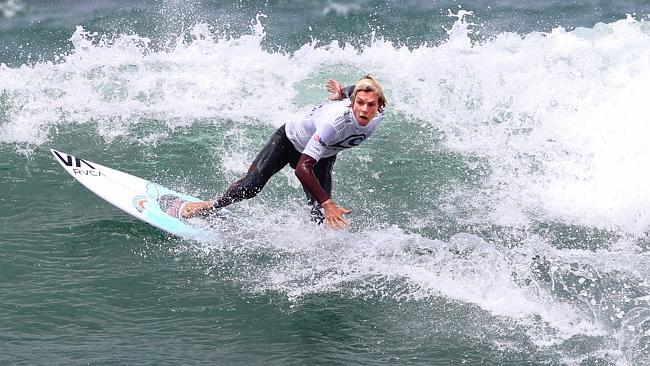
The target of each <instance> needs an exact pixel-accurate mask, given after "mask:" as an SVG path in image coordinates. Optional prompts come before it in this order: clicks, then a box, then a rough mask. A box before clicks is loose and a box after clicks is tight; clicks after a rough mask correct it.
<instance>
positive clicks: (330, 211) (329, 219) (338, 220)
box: [321, 199, 352, 230]
mask: <svg viewBox="0 0 650 366" xmlns="http://www.w3.org/2000/svg"><path fill="white" fill-rule="evenodd" d="M321 206H322V207H323V209H324V210H325V224H327V226H328V227H330V228H332V229H335V230H339V229H343V228H344V227H346V226H348V225H350V222H349V221H348V220H346V219H345V217H343V215H347V214H349V213H352V211H351V210H348V209H347V208H343V207H340V206H338V205H337V204H336V203H334V201H332V200H331V199H329V200H327V201H325V202H323V203H322V204H321Z"/></svg>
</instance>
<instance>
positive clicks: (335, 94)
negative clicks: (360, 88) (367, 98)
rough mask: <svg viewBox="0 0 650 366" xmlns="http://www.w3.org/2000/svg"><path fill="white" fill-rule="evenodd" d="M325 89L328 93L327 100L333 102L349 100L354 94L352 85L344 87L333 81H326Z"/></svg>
mask: <svg viewBox="0 0 650 366" xmlns="http://www.w3.org/2000/svg"><path fill="white" fill-rule="evenodd" d="M326 88H327V91H328V92H329V93H330V94H329V96H328V97H327V98H328V99H329V100H334V101H336V100H343V99H345V98H350V97H351V96H352V93H354V85H350V86H345V87H344V86H342V85H341V83H339V82H338V80H335V79H329V80H327V84H326Z"/></svg>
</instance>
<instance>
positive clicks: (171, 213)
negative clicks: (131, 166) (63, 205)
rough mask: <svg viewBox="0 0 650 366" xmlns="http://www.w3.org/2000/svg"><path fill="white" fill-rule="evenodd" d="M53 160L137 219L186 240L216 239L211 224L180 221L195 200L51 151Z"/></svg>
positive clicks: (212, 223) (90, 162)
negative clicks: (181, 212) (182, 210)
mask: <svg viewBox="0 0 650 366" xmlns="http://www.w3.org/2000/svg"><path fill="white" fill-rule="evenodd" d="M50 151H51V152H52V155H54V158H55V160H56V161H58V162H59V164H61V166H62V167H63V168H65V170H66V171H67V172H68V173H70V174H71V175H72V176H73V177H74V178H75V179H77V180H78V181H79V182H80V183H81V184H83V185H84V186H85V187H86V188H88V189H89V190H90V191H91V192H93V193H95V194H96V195H98V196H99V197H101V198H103V199H104V200H105V201H106V202H108V203H110V204H112V205H113V206H115V207H117V208H119V209H120V210H122V211H124V212H126V213H128V214H129V215H131V216H133V217H135V218H136V219H138V220H141V221H144V222H146V223H148V224H150V225H153V226H155V227H157V228H159V229H161V230H163V231H165V232H168V233H170V234H173V235H175V236H179V237H182V238H186V239H193V240H210V241H214V240H218V239H219V238H218V234H217V232H216V231H214V230H210V227H214V224H215V223H214V222H207V221H205V220H202V219H199V218H196V219H190V220H186V219H182V218H180V215H179V214H178V211H179V209H180V207H181V205H182V203H183V202H185V201H200V199H198V198H196V197H192V196H189V195H185V194H182V193H178V192H175V191H173V190H171V189H168V188H165V187H163V186H161V185H158V184H156V183H153V182H150V181H148V180H145V179H142V178H139V177H136V176H133V175H130V174H127V173H124V172H120V171H118V170H115V169H111V168H107V167H105V166H102V165H100V164H97V163H94V162H92V161H88V160H85V159H80V158H78V157H76V156H72V155H70V154H66V153H63V152H61V151H57V150H54V149H50Z"/></svg>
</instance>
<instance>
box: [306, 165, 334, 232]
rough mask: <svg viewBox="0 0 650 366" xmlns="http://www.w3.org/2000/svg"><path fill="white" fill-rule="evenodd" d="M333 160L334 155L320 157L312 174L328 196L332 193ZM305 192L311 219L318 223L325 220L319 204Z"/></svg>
mask: <svg viewBox="0 0 650 366" xmlns="http://www.w3.org/2000/svg"><path fill="white" fill-rule="evenodd" d="M335 162H336V155H334V156H330V157H329V158H323V159H320V160H319V161H318V163H316V165H314V176H316V179H318V183H320V185H321V187H323V189H324V190H325V192H327V194H328V195H330V196H331V195H332V168H334V163H335ZM305 194H307V200H308V202H307V204H308V205H310V206H311V210H310V214H311V221H312V222H315V223H317V224H319V225H320V224H322V223H323V221H324V220H325V215H323V211H322V209H321V205H320V204H319V203H318V201H316V200H315V199H314V197H312V196H311V194H309V192H307V191H306V190H305Z"/></svg>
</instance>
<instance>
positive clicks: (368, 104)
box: [352, 91, 379, 126]
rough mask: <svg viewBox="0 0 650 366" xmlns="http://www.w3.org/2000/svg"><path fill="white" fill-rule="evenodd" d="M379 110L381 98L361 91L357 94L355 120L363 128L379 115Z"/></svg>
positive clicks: (353, 108)
mask: <svg viewBox="0 0 650 366" xmlns="http://www.w3.org/2000/svg"><path fill="white" fill-rule="evenodd" d="M378 109H379V97H378V96H377V94H376V93H375V92H372V91H360V92H358V93H357V96H356V98H355V99H354V104H353V106H352V112H353V113H354V118H356V119H357V122H359V124H360V125H361V126H366V125H367V124H368V123H370V121H372V119H373V118H375V115H376V114H377V110H378Z"/></svg>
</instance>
